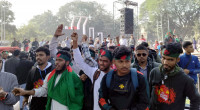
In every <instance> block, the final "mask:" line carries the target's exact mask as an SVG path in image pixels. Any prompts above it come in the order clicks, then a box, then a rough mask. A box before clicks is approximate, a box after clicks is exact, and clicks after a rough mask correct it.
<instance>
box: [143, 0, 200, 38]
mask: <svg viewBox="0 0 200 110" xmlns="http://www.w3.org/2000/svg"><path fill="white" fill-rule="evenodd" d="M199 17H200V2H199V0H191V1H188V0H146V1H145V2H144V3H143V4H142V5H141V8H140V18H141V19H140V20H142V21H144V23H146V22H151V23H150V24H153V25H154V27H155V25H157V22H158V21H161V18H162V24H163V34H165V33H166V32H167V31H169V30H168V24H169V28H170V30H172V31H173V30H174V29H175V30H176V33H175V34H177V35H179V36H181V37H183V38H184V37H185V36H194V33H195V32H194V30H193V27H194V26H195V21H197V20H198V19H199ZM146 18H148V20H147V21H145V19H146ZM168 22H169V23H168ZM151 30H152V31H153V32H154V33H156V32H157V28H151Z"/></svg>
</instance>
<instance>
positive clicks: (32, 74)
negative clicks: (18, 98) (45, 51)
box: [30, 66, 36, 80]
mask: <svg viewBox="0 0 200 110" xmlns="http://www.w3.org/2000/svg"><path fill="white" fill-rule="evenodd" d="M35 71H36V67H34V66H33V67H32V69H31V71H30V74H31V80H33V78H34V75H35Z"/></svg>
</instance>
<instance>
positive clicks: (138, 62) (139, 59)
mask: <svg viewBox="0 0 200 110" xmlns="http://www.w3.org/2000/svg"><path fill="white" fill-rule="evenodd" d="M148 55H149V51H148V49H147V48H146V47H145V46H143V45H138V46H137V47H136V50H135V62H134V63H133V64H132V66H131V67H133V68H136V69H137V70H138V71H140V72H142V73H143V74H144V77H145V78H146V79H147V80H148V81H149V74H150V71H151V70H152V69H153V68H155V67H158V66H159V65H160V63H157V62H153V61H152V60H151V58H149V57H148Z"/></svg>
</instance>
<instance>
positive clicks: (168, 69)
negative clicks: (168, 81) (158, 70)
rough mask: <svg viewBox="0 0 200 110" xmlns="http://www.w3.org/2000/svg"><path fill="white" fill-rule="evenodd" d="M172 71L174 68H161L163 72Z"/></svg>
mask: <svg viewBox="0 0 200 110" xmlns="http://www.w3.org/2000/svg"><path fill="white" fill-rule="evenodd" d="M173 69H174V68H173V67H171V66H168V68H165V67H163V70H164V71H165V72H171V71H172V70H173Z"/></svg>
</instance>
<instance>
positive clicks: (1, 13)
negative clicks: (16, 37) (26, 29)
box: [1, 4, 3, 41]
mask: <svg viewBox="0 0 200 110" xmlns="http://www.w3.org/2000/svg"><path fill="white" fill-rule="evenodd" d="M2 40H3V5H2V4H1V41H2Z"/></svg>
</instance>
